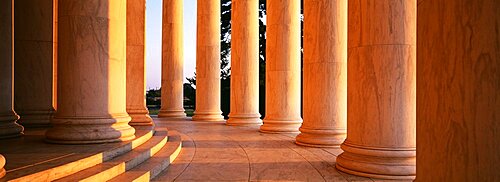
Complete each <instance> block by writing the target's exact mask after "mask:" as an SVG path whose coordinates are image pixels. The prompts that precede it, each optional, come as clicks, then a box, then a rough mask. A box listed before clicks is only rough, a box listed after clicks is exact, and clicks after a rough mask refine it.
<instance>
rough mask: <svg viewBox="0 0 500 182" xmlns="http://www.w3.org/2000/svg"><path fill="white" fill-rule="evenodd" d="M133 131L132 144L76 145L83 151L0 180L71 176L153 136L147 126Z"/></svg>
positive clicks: (26, 168) (14, 170)
mask: <svg viewBox="0 0 500 182" xmlns="http://www.w3.org/2000/svg"><path fill="white" fill-rule="evenodd" d="M136 131H137V132H136V136H137V138H135V139H134V140H132V141H126V142H121V143H117V144H104V145H95V144H93V145H75V146H74V147H76V148H82V149H81V150H80V151H78V152H75V153H70V154H66V155H63V156H60V157H56V158H53V159H51V160H46V161H43V162H39V163H36V164H30V165H27V166H24V167H20V168H15V169H11V170H8V172H7V175H6V176H5V177H4V178H2V179H0V181H53V180H56V179H60V178H63V177H66V176H69V175H72V174H74V173H77V172H79V171H82V170H85V169H87V168H90V167H92V166H95V165H98V164H101V163H103V162H106V161H109V160H111V159H113V158H115V157H117V156H120V155H123V154H125V153H127V152H130V151H131V150H133V149H135V148H136V147H138V146H141V145H142V144H144V143H146V142H147V141H148V140H149V139H150V138H152V136H153V134H154V130H153V127H149V126H148V127H146V126H144V127H136ZM53 146H54V148H61V150H64V149H63V148H67V147H71V146H69V145H61V147H59V145H53ZM106 146H112V147H106ZM91 147H94V148H91ZM100 147H102V149H101V148H100Z"/></svg>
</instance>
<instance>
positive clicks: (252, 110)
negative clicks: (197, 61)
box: [227, 0, 262, 125]
mask: <svg viewBox="0 0 500 182" xmlns="http://www.w3.org/2000/svg"><path fill="white" fill-rule="evenodd" d="M231 9H232V11H231V13H232V14H231V16H232V18H231V20H232V24H231V104H230V106H231V112H230V113H229V119H228V120H227V124H228V125H260V124H262V120H261V119H260V114H259V1H258V0H233V1H232V2H231Z"/></svg>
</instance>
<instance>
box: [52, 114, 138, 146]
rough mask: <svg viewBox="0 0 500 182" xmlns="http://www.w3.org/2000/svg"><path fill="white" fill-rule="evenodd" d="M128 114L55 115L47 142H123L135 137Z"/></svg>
mask: <svg viewBox="0 0 500 182" xmlns="http://www.w3.org/2000/svg"><path fill="white" fill-rule="evenodd" d="M130 119H131V118H130V117H129V116H128V115H127V114H124V115H119V116H111V117H107V118H98V117H96V118H92V117H82V118H78V117H68V118H64V117H57V116H56V117H54V119H52V125H53V127H52V128H50V129H49V130H48V131H47V132H46V133H45V136H46V139H45V141H46V142H49V143H60V144H94V143H107V142H121V141H127V140H132V139H134V138H135V129H134V128H132V127H131V126H130V125H129V124H128V122H129V121H130Z"/></svg>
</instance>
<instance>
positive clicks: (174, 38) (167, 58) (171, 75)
mask: <svg viewBox="0 0 500 182" xmlns="http://www.w3.org/2000/svg"><path fill="white" fill-rule="evenodd" d="M183 8H184V1H183V0H163V26H162V29H163V30H162V63H161V70H162V71H161V88H162V89H161V109H160V112H159V113H158V117H159V118H166V119H183V118H185V117H186V113H184V82H183V81H184V74H183V71H184V68H183V66H184V39H183V37H184V29H183V21H184V20H183ZM201 26H205V25H204V24H201Z"/></svg>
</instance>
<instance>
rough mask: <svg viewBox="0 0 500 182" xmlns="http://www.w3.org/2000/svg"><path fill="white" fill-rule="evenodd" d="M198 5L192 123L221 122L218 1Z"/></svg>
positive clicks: (222, 118) (207, 1)
mask: <svg viewBox="0 0 500 182" xmlns="http://www.w3.org/2000/svg"><path fill="white" fill-rule="evenodd" d="M197 2H198V18H197V20H196V21H197V25H198V26H197V27H196V35H197V36H196V110H195V111H194V116H193V120H194V121H224V117H222V111H221V110H220V15H221V14H220V6H221V5H220V0H203V1H197Z"/></svg>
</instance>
